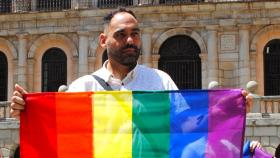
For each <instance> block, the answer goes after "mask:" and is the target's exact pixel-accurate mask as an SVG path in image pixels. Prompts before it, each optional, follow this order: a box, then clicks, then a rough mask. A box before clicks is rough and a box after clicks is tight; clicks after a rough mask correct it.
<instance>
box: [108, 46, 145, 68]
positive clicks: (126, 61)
mask: <svg viewBox="0 0 280 158" xmlns="http://www.w3.org/2000/svg"><path fill="white" fill-rule="evenodd" d="M127 48H134V49H135V51H134V53H129V54H127V53H126V52H124V51H123V50H125V49H127ZM107 53H108V57H109V58H111V59H113V60H115V61H117V62H118V63H119V64H121V65H124V66H127V67H130V68H134V67H135V66H136V64H137V60H138V58H139V56H140V48H138V47H137V46H135V45H126V46H124V47H122V48H120V49H118V50H110V49H108V48H107Z"/></svg>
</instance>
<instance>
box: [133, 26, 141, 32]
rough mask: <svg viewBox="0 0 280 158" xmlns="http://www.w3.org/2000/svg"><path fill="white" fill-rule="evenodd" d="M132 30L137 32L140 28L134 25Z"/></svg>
mask: <svg viewBox="0 0 280 158" xmlns="http://www.w3.org/2000/svg"><path fill="white" fill-rule="evenodd" d="M132 31H138V32H140V29H139V28H138V27H136V28H134V29H132Z"/></svg>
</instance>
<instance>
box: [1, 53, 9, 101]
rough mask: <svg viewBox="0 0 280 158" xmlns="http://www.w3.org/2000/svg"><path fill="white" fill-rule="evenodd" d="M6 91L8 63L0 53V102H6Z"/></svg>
mask: <svg viewBox="0 0 280 158" xmlns="http://www.w3.org/2000/svg"><path fill="white" fill-rule="evenodd" d="M7 90H8V61H7V57H6V55H5V54H4V53H3V52H0V101H7Z"/></svg>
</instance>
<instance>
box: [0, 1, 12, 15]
mask: <svg viewBox="0 0 280 158" xmlns="http://www.w3.org/2000/svg"><path fill="white" fill-rule="evenodd" d="M11 8H12V0H0V12H1V13H9V12H11Z"/></svg>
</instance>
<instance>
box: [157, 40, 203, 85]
mask: <svg viewBox="0 0 280 158" xmlns="http://www.w3.org/2000/svg"><path fill="white" fill-rule="evenodd" d="M199 54H200V48H199V46H198V44H197V43H196V41H195V40H193V39H192V38H190V37H188V36H186V35H177V36H173V37H171V38H169V39H167V40H166V41H165V42H164V43H163V44H162V46H161V47H160V59H159V65H158V67H159V69H161V70H163V71H165V72H167V73H168V74H169V75H170V76H171V78H172V79H173V80H174V82H175V83H176V85H177V86H178V88H179V89H201V59H200V57H199Z"/></svg>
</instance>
